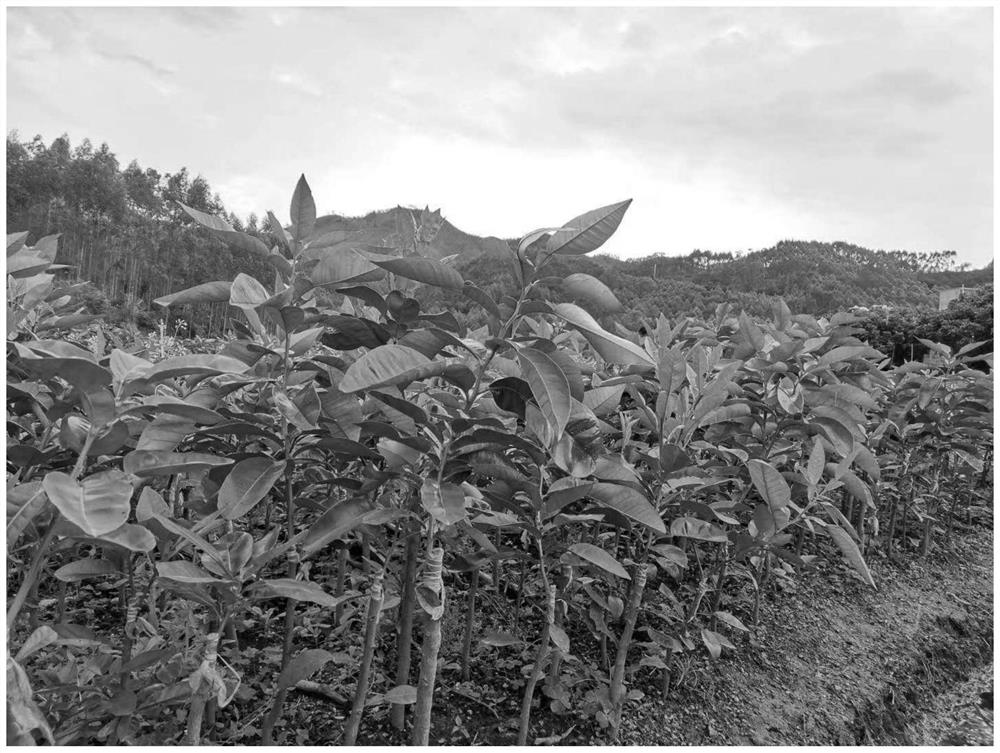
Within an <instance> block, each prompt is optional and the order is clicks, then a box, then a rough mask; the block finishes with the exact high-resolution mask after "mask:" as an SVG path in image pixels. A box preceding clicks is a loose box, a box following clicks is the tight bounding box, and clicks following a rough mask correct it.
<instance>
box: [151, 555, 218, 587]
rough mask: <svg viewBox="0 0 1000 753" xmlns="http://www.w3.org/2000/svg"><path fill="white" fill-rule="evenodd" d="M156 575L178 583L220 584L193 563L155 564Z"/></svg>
mask: <svg viewBox="0 0 1000 753" xmlns="http://www.w3.org/2000/svg"><path fill="white" fill-rule="evenodd" d="M156 574H157V575H159V576H160V577H161V578H169V579H170V580H174V581H177V582H178V583H220V582H222V579H221V578H217V577H215V576H214V575H212V574H211V573H209V572H207V571H206V570H202V569H201V568H200V567H198V566H197V565H196V564H194V563H193V562H188V561H187V560H174V561H173V562H157V563H156Z"/></svg>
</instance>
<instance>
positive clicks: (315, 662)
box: [278, 648, 333, 688]
mask: <svg viewBox="0 0 1000 753" xmlns="http://www.w3.org/2000/svg"><path fill="white" fill-rule="evenodd" d="M332 660H333V654H331V653H330V652H329V651H327V650H325V649H322V648H307V649H305V650H304V651H299V653H297V654H296V655H295V657H294V658H293V659H292V660H291V661H290V662H288V666H286V667H285V668H284V669H283V670H282V671H281V674H280V675H279V676H278V687H279V688H292V687H295V685H296V684H298V683H299V682H301V681H302V680H308V679H309V678H310V677H311V676H312V675H314V674H316V673H317V672H319V671H320V670H321V669H323V667H324V666H326V664H327V663H328V662H330V661H332Z"/></svg>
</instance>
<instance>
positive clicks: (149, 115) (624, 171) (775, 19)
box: [7, 7, 993, 265]
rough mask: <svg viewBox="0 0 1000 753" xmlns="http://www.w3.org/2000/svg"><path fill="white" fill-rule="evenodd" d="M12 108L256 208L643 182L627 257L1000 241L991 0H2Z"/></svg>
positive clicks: (462, 210)
mask: <svg viewBox="0 0 1000 753" xmlns="http://www.w3.org/2000/svg"><path fill="white" fill-rule="evenodd" d="M7 13H8V17H7V18H8V22H7V36H8V39H7V42H8V46H7V84H8V89H7V126H8V128H9V129H17V130H18V131H19V133H20V135H21V137H22V138H30V137H31V136H33V135H34V134H36V133H40V134H42V135H43V136H44V137H45V138H46V139H47V140H49V139H51V138H54V137H55V136H58V135H59V134H60V133H63V132H66V133H68V134H69V135H70V138H71V139H72V141H73V143H74V144H75V143H78V142H79V141H80V140H81V139H82V138H84V137H90V138H91V139H92V140H93V141H95V142H101V141H107V142H108V143H109V144H110V146H111V147H112V149H113V150H114V151H115V152H116V153H117V154H118V156H119V158H120V159H121V160H122V162H123V163H127V162H128V161H129V160H131V159H133V158H137V159H138V160H139V161H140V163H141V164H142V165H143V166H144V167H146V166H149V167H155V168H157V169H159V170H161V171H172V170H175V169H177V168H179V167H180V166H182V165H186V166H187V167H188V168H189V169H190V170H191V171H192V172H194V173H201V174H202V175H204V176H205V177H206V178H207V179H208V180H209V181H210V183H211V184H212V185H213V187H215V188H216V189H217V190H218V191H219V193H220V195H221V196H222V199H223V201H224V202H225V203H226V205H227V206H228V207H229V208H230V209H232V210H234V211H236V212H237V213H239V214H241V215H246V214H249V213H250V212H252V211H255V212H257V213H258V214H259V213H261V212H263V211H264V210H266V209H268V208H271V209H274V210H276V212H277V214H278V216H279V217H287V212H288V210H287V207H288V198H289V196H290V194H291V190H292V188H293V187H294V184H295V180H296V179H297V177H298V175H299V173H301V172H305V173H306V176H307V178H308V179H309V182H310V184H311V185H312V188H313V193H314V195H315V196H316V198H317V203H318V204H319V207H320V210H321V211H337V212H342V213H350V214H361V213H364V212H367V211H368V210H371V209H376V208H384V207H388V206H393V205H396V204H404V205H407V204H410V205H420V206H423V205H424V204H430V205H431V207H432V208H433V207H441V208H442V210H443V212H444V214H445V216H447V217H448V218H449V219H450V220H451V221H452V222H453V223H454V224H455V225H457V226H458V227H460V228H462V229H463V230H466V231H468V232H472V233H476V234H480V235H499V236H513V235H519V234H522V233H525V232H527V231H529V230H533V229H535V228H536V227H544V226H550V225H554V224H561V223H563V222H565V221H566V220H568V219H569V218H570V217H573V216H574V215H576V214H579V213H580V212H582V211H585V210H588V209H591V208H594V207H597V206H602V205H605V204H610V203H612V202H615V201H619V200H621V199H624V198H628V197H632V198H634V200H635V201H634V203H633V205H632V208H631V209H630V210H629V215H628V216H627V217H626V219H625V221H624V223H623V225H622V227H621V229H620V231H619V233H618V235H617V236H616V237H615V238H614V239H612V241H610V242H609V243H608V244H607V246H606V247H605V248H606V250H607V251H609V252H611V253H614V254H617V255H621V256H628V255H641V254H646V253H652V252H665V253H668V254H681V253H687V252H689V251H691V250H692V249H694V248H702V249H713V250H742V249H748V248H762V247H766V246H769V245H772V244H773V243H775V242H776V241H778V240H780V239H782V238H807V239H818V240H846V241H851V242H854V243H859V244H862V245H865V246H870V247H877V248H903V249H909V250H914V251H928V250H935V249H954V250H956V251H958V254H959V257H960V259H962V260H964V261H969V262H972V263H974V264H976V265H979V264H982V263H985V262H986V261H988V260H989V259H990V258H992V246H993V220H992V213H993V198H992V192H993V184H992V170H993V145H992V92H993V82H992V67H993V64H992V54H993V51H992V10H991V9H988V8H950V9H949V8H942V9H933V8H923V9H907V8H881V9H875V8H871V9H870V8H842V9H826V8H778V9H751V8H714V9H713V8H697V9H689V8H537V9H514V8H510V9H487V8H434V9H429V8H428V9H418V8H395V9H392V8H390V9H374V8H346V9H343V8H340V9H335V8H310V9H291V8H283V9H268V8H217V9H201V8H195V7H185V8H181V7H178V8H167V9H162V8H135V9H127V8H104V9H83V8H74V9H66V8H8V10H7Z"/></svg>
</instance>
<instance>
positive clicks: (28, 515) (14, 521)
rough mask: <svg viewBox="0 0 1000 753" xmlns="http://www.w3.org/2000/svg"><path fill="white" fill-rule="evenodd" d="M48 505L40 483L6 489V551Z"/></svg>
mask: <svg viewBox="0 0 1000 753" xmlns="http://www.w3.org/2000/svg"><path fill="white" fill-rule="evenodd" d="M48 504H49V500H48V498H47V497H46V496H45V492H44V491H43V490H42V483H41V482H40V481H32V482H31V483H28V484H20V485H18V486H15V487H13V488H8V489H7V550H8V551H10V550H11V549H13V548H14V545H15V544H16V543H17V541H18V539H19V538H21V534H23V533H24V532H25V530H26V529H27V528H28V526H29V525H30V524H31V521H32V520H34V519H35V518H36V517H37V516H38V515H39V514H40V513H41V512H42V511H43V510H44V509H45V508H46V507H47V506H48Z"/></svg>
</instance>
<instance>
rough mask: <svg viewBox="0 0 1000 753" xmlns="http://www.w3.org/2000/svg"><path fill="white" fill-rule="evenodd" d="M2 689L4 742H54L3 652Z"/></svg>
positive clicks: (19, 672)
mask: <svg viewBox="0 0 1000 753" xmlns="http://www.w3.org/2000/svg"><path fill="white" fill-rule="evenodd" d="M8 239H9V236H8ZM8 243H9V240H8ZM6 691H7V692H6V695H7V744H8V745H37V744H38V743H37V742H36V740H35V737H36V735H35V732H36V731H37V733H38V735H40V736H41V737H42V739H43V740H44V741H45V742H47V743H48V744H49V745H55V740H54V738H53V737H52V730H51V729H50V727H49V723H48V722H47V721H46V720H45V716H44V715H43V714H42V712H41V711H40V710H39V708H38V705H37V704H36V703H35V700H34V697H33V696H34V691H33V690H32V688H31V681H30V680H28V675H27V673H26V672H25V671H24V669H23V668H22V667H21V665H20V664H18V663H17V662H16V661H14V659H12V658H11V657H10V656H9V655H8V656H7V687H6Z"/></svg>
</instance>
